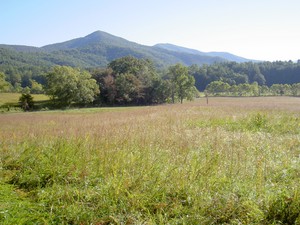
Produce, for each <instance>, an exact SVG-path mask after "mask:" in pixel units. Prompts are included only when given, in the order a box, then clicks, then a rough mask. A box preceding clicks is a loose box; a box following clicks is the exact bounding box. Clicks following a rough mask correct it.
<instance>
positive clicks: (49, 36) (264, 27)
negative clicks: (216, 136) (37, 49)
mask: <svg viewBox="0 0 300 225" xmlns="http://www.w3.org/2000/svg"><path fill="white" fill-rule="evenodd" d="M0 9H1V13H0V29H1V34H0V44H22V45H31V46H43V45H46V44H52V43H57V42H62V41H66V40H70V39H73V38H77V37H83V36H86V35H88V34H89V33H92V32H94V31H96V30H102V31H105V32H108V33H111V34H113V35H116V36H120V37H123V38H125V39H128V40H130V41H134V42H137V43H139V44H144V45H154V44H157V43H172V44H176V45H180V46H184V47H189V48H194V49H198V50H200V51H205V52H208V51H226V52H231V53H234V54H236V55H240V56H243V57H246V58H252V59H262V60H270V61H273V60H289V59H291V60H297V59H300V1H299V0H0Z"/></svg>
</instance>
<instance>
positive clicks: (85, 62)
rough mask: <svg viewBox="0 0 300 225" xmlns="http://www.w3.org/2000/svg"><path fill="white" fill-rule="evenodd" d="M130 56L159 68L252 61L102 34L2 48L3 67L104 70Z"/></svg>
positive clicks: (0, 54)
mask: <svg viewBox="0 0 300 225" xmlns="http://www.w3.org/2000/svg"><path fill="white" fill-rule="evenodd" d="M127 55H131V56H134V57H137V58H147V59H150V60H152V61H153V62H154V64H155V65H156V66H157V67H160V68H162V67H166V66H169V65H173V64H175V63H182V64H184V65H192V64H198V65H202V64H212V63H214V62H224V61H236V62H241V61H243V60H245V61H250V60H247V59H244V58H242V57H238V56H235V55H232V54H230V53H216V52H212V53H204V52H200V51H198V50H194V49H188V48H184V47H180V46H175V45H171V44H157V45H155V46H146V45H141V44H138V43H135V42H131V41H128V40H126V39H124V38H121V37H117V36H114V35H111V34H109V33H106V32H103V31H96V32H94V33H91V34H89V35H87V36H85V37H81V38H76V39H73V40H69V41H66V42H62V43H56V44H51V45H46V46H43V47H41V48H38V47H32V46H21V45H0V66H5V65H13V66H19V67H24V66H25V67H30V66H45V67H47V66H52V65H68V66H74V67H84V68H90V67H104V66H106V65H107V64H108V63H109V62H111V61H112V60H114V59H117V58H120V57H123V56H127Z"/></svg>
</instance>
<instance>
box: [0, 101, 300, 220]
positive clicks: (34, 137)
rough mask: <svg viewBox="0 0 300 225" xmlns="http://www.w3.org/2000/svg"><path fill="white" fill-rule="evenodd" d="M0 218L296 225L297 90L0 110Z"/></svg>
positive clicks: (299, 186) (299, 182)
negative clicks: (162, 101)
mask: <svg viewBox="0 0 300 225" xmlns="http://www.w3.org/2000/svg"><path fill="white" fill-rule="evenodd" d="M0 124H1V130H0V223H1V224H300V211H299V208H300V98H292V97H265V98H209V99H208V104H207V101H206V99H205V98H201V99H198V100H195V101H193V102H186V103H184V104H175V105H161V106H149V107H128V108H121V107H120V108H104V109H103V108H93V109H82V110H70V111H66V110H65V111H54V112H51V111H47V112H31V113H4V114H0Z"/></svg>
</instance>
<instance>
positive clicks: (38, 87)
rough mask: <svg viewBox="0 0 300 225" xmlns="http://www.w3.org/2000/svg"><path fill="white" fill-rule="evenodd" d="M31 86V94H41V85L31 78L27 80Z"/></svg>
mask: <svg viewBox="0 0 300 225" xmlns="http://www.w3.org/2000/svg"><path fill="white" fill-rule="evenodd" d="M29 82H30V86H31V93H33V94H42V93H43V85H41V84H39V83H38V82H36V81H35V80H33V79H30V80H29Z"/></svg>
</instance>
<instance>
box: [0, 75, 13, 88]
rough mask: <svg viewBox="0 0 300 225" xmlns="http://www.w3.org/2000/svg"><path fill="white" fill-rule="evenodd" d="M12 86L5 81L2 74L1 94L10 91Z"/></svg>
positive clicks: (0, 79)
mask: <svg viewBox="0 0 300 225" xmlns="http://www.w3.org/2000/svg"><path fill="white" fill-rule="evenodd" d="M10 86H11V85H10V83H8V82H7V81H6V80H5V74H4V73H2V72H0V92H4V91H8V90H9V88H10Z"/></svg>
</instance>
